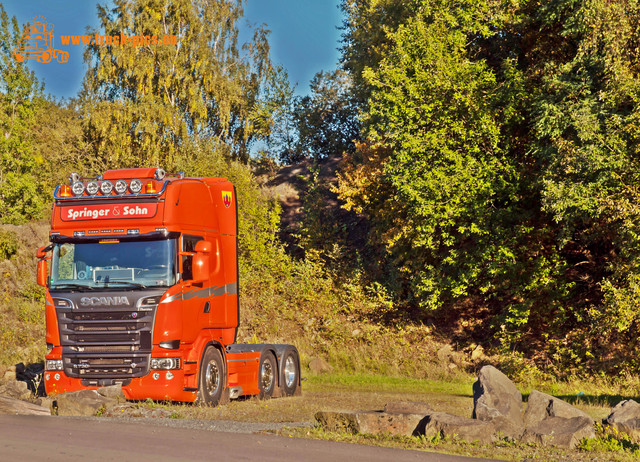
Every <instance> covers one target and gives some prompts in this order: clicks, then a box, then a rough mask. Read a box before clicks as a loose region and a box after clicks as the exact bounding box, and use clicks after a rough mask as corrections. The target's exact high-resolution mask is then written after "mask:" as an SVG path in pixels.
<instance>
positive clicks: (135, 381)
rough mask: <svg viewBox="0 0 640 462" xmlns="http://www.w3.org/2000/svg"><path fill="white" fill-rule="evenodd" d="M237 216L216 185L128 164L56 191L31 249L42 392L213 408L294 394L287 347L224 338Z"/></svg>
mask: <svg viewBox="0 0 640 462" xmlns="http://www.w3.org/2000/svg"><path fill="white" fill-rule="evenodd" d="M237 220H238V213H237V202H236V192H235V188H234V187H233V185H232V184H231V183H230V182H229V181H227V180H226V179H225V178H186V177H184V175H183V174H177V175H167V174H165V172H164V171H163V170H162V169H159V168H157V169H156V168H138V169H122V170H109V171H107V172H105V173H104V174H103V175H101V176H99V177H96V178H81V177H79V176H78V175H77V174H72V175H71V176H70V181H69V184H64V185H59V186H57V187H56V189H55V192H54V204H53V213H52V217H51V232H50V241H51V242H50V244H49V245H47V246H45V247H41V248H40V249H39V250H38V253H37V256H38V258H39V261H38V272H37V274H38V275H37V278H38V283H39V284H40V285H43V286H45V287H46V288H47V292H46V302H45V311H46V324H47V334H46V341H47V349H48V353H47V356H46V361H45V373H44V383H45V389H46V392H47V394H56V393H62V392H67V391H74V390H79V389H83V388H91V389H95V388H98V387H104V386H109V385H116V384H120V385H122V390H123V392H124V394H125V396H126V398H128V399H132V400H139V399H146V398H151V399H155V400H172V401H186V402H194V401H198V402H201V403H203V404H206V405H213V406H215V405H217V404H218V403H219V402H220V401H221V400H227V399H233V398H237V397H239V396H243V395H258V396H260V397H263V398H268V397H271V396H279V395H282V396H289V395H293V394H297V393H299V391H300V359H299V355H298V351H297V349H296V348H295V347H294V346H292V345H281V344H277V345H276V344H238V343H236V337H237V332H238V322H239V299H238V293H239V286H238V261H237V255H238V252H237V245H238V221H237Z"/></svg>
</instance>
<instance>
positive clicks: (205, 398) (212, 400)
mask: <svg viewBox="0 0 640 462" xmlns="http://www.w3.org/2000/svg"><path fill="white" fill-rule="evenodd" d="M224 376H225V372H224V363H223V361H222V355H221V354H220V350H218V349H217V348H215V347H212V346H210V347H207V349H206V350H205V352H204V354H203V355H202V362H201V363H200V377H199V379H198V398H197V401H198V403H199V404H202V405H203V406H211V407H215V406H217V405H218V403H219V402H220V398H221V397H222V392H223V390H224V382H225V380H224Z"/></svg>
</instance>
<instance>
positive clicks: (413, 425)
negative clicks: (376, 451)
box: [315, 411, 425, 436]
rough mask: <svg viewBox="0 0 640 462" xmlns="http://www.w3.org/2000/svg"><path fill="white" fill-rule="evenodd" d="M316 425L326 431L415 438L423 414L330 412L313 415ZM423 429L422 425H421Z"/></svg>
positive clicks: (423, 417)
mask: <svg viewBox="0 0 640 462" xmlns="http://www.w3.org/2000/svg"><path fill="white" fill-rule="evenodd" d="M315 418H316V421H317V422H318V424H319V425H320V426H321V427H322V428H323V429H325V430H327V431H334V432H335V431H338V432H340V431H344V432H348V433H369V434H387V435H401V436H417V435H419V434H420V433H419V429H420V428H421V422H422V421H423V420H424V419H425V416H424V414H403V413H389V412H380V411H361V412H332V411H320V412H316V415H315ZM422 428H424V424H423V425H422Z"/></svg>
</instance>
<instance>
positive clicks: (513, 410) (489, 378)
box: [473, 366, 524, 439]
mask: <svg viewBox="0 0 640 462" xmlns="http://www.w3.org/2000/svg"><path fill="white" fill-rule="evenodd" d="M473 418H474V419H478V420H483V421H487V422H491V423H493V425H494V427H495V430H496V431H497V432H499V433H501V434H503V435H504V436H507V437H509V438H513V439H518V438H519V437H520V436H521V435H522V432H523V431H524V421H523V420H522V394H521V393H520V392H519V391H518V389H517V388H516V386H515V385H514V384H513V382H511V380H509V378H508V377H507V376H506V375H504V374H503V373H502V372H500V371H499V370H498V369H496V368H495V367H493V366H484V367H483V368H482V369H480V374H479V375H478V381H477V382H475V383H474V384H473Z"/></svg>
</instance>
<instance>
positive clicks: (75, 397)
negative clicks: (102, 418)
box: [53, 390, 117, 416]
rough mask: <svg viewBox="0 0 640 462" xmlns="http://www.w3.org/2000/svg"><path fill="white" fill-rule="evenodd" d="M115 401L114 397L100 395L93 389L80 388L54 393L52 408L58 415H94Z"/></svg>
mask: <svg viewBox="0 0 640 462" xmlns="http://www.w3.org/2000/svg"><path fill="white" fill-rule="evenodd" d="M116 403H117V401H116V400H115V399H112V398H107V397H105V396H102V395H100V394H98V392H96V391H95V390H80V391H71V392H68V393H60V394H59V395H56V397H55V400H54V401H53V408H54V412H56V413H57V414H58V415H68V416H94V415H96V414H97V413H98V411H105V410H106V409H107V408H108V407H109V406H112V405H114V404H116Z"/></svg>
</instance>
